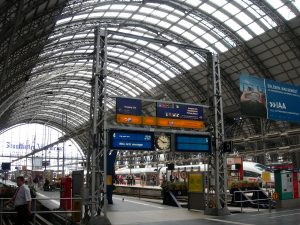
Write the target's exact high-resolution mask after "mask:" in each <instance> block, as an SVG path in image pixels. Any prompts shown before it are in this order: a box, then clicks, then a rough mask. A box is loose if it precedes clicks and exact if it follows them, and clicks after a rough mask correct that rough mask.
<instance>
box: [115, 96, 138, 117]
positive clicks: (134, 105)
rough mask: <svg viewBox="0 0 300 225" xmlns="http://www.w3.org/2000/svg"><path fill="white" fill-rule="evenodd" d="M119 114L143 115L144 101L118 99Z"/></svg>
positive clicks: (117, 110) (117, 108)
mask: <svg viewBox="0 0 300 225" xmlns="http://www.w3.org/2000/svg"><path fill="white" fill-rule="evenodd" d="M116 112H117V114H126V115H136V116H140V115H142V101H141V100H139V99H131V98H116Z"/></svg>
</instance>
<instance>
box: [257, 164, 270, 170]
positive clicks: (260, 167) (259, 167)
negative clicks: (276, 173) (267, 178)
mask: <svg viewBox="0 0 300 225" xmlns="http://www.w3.org/2000/svg"><path fill="white" fill-rule="evenodd" d="M255 168H256V169H259V170H260V171H264V170H267V167H266V166H265V165H262V164H256V165H255Z"/></svg>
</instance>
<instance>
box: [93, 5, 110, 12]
mask: <svg viewBox="0 0 300 225" xmlns="http://www.w3.org/2000/svg"><path fill="white" fill-rule="evenodd" d="M109 7H110V5H109V4H107V5H101V6H98V7H95V8H94V11H97V10H106V9H109Z"/></svg>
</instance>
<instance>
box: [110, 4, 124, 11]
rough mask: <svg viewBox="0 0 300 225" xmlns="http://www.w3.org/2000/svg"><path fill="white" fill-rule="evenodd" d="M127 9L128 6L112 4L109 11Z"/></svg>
mask: <svg viewBox="0 0 300 225" xmlns="http://www.w3.org/2000/svg"><path fill="white" fill-rule="evenodd" d="M125 7H126V5H119V4H112V5H111V6H110V8H109V9H110V10H118V11H121V10H122V9H124V8H125Z"/></svg>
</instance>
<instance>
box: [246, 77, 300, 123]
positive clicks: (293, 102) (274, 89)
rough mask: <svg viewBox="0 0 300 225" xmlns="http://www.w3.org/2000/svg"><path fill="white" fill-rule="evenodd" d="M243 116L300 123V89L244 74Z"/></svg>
mask: <svg viewBox="0 0 300 225" xmlns="http://www.w3.org/2000/svg"><path fill="white" fill-rule="evenodd" d="M240 90H241V92H242V96H241V111H242V114H243V115H246V116H254V117H265V118H268V119H273V120H282V121H295V122H300V104H299V103H300V87H296V86H293V85H290V84H285V83H280V82H277V81H273V80H267V79H263V78H258V77H255V76H249V75H245V74H242V75H241V76H240Z"/></svg>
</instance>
